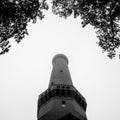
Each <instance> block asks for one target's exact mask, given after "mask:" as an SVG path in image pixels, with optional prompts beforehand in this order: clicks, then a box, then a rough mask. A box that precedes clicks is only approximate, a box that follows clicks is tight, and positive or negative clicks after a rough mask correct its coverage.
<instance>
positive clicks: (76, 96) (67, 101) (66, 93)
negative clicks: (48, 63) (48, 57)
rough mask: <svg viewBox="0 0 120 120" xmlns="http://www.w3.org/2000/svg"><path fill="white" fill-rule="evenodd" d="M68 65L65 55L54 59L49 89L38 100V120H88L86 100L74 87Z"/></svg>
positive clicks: (59, 55) (58, 55) (56, 56)
mask: <svg viewBox="0 0 120 120" xmlns="http://www.w3.org/2000/svg"><path fill="white" fill-rule="evenodd" d="M68 63H69V61H68V58H67V57H66V56H65V55H64V54H57V55H55V56H54V57H53V59H52V65H53V68H52V72H51V77H50V82H49V85H48V89H47V90H46V91H44V92H43V93H41V94H40V95H39V98H38V107H37V120H87V116H86V108H87V103H86V99H85V98H84V97H83V96H82V94H81V93H80V92H78V90H77V89H76V88H75V86H74V85H73V82H72V79H71V75H70V72H69V68H68Z"/></svg>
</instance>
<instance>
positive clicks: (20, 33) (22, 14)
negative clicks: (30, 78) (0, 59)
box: [0, 0, 48, 54]
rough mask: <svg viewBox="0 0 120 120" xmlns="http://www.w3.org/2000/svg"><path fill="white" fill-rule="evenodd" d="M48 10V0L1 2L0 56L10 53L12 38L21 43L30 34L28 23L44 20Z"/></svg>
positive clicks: (0, 0) (9, 0) (10, 0)
mask: <svg viewBox="0 0 120 120" xmlns="http://www.w3.org/2000/svg"><path fill="white" fill-rule="evenodd" d="M47 9H48V5H47V3H46V0H42V1H41V2H39V0H0V48H1V49H2V51H1V52H0V54H4V53H5V52H8V51H9V48H10V47H11V45H10V44H9V43H10V41H9V39H10V38H11V37H14V39H15V40H16V42H17V43H19V42H20V41H21V40H22V38H24V37H25V35H27V34H28V32H27V25H28V22H30V21H31V20H32V22H33V23H36V21H37V17H38V18H39V19H40V20H41V19H43V18H44V15H43V10H47Z"/></svg>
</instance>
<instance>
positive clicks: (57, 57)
mask: <svg viewBox="0 0 120 120" xmlns="http://www.w3.org/2000/svg"><path fill="white" fill-rule="evenodd" d="M56 59H64V60H65V61H66V62H67V65H68V58H67V57H66V56H65V55H64V54H57V55H55V56H54V57H53V59H52V64H53V65H54V62H55V61H56Z"/></svg>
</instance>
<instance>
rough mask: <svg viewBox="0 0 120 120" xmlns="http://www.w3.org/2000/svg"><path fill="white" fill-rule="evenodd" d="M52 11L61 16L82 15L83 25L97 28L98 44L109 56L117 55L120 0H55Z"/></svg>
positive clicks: (119, 34) (119, 42) (119, 40)
mask: <svg viewBox="0 0 120 120" xmlns="http://www.w3.org/2000/svg"><path fill="white" fill-rule="evenodd" d="M52 4H53V5H52V11H53V13H54V14H56V15H59V16H60V17H64V18H67V17H68V16H70V15H72V14H73V15H74V18H76V17H78V16H80V17H81V19H82V23H81V24H82V26H83V27H85V26H86V25H88V24H90V25H92V26H94V28H95V29H96V33H97V37H98V38H99V42H98V45H99V46H100V47H101V48H102V50H103V52H104V51H107V53H108V57H109V58H113V57H115V55H116V49H117V48H119V46H120V24H119V22H120V1H119V0H53V1H52Z"/></svg>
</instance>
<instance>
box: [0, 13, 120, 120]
mask: <svg viewBox="0 0 120 120" xmlns="http://www.w3.org/2000/svg"><path fill="white" fill-rule="evenodd" d="M80 22H81V21H80V18H78V19H73V17H70V18H68V19H67V20H65V19H62V18H59V17H58V16H55V15H53V14H52V13H51V11H49V12H48V13H47V14H46V17H45V19H43V20H42V21H38V22H37V23H36V24H29V26H28V32H29V36H26V37H25V38H24V39H23V41H22V42H21V43H20V44H13V45H12V48H11V50H10V52H8V53H7V54H5V55H2V56H0V66H1V69H0V120H37V100H38V95H39V94H40V93H42V92H43V91H44V90H46V89H47V88H48V83H49V80H50V74H51V70H52V63H51V61H52V58H53V57H54V55H56V54H58V53H63V54H65V55H66V56H67V57H68V59H69V70H70V73H71V77H72V81H73V84H74V86H75V87H76V88H77V89H78V91H79V92H80V93H81V94H82V95H83V96H84V97H85V98H86V100H87V104H88V106H87V113H86V114H87V117H88V120H120V73H119V72H120V60H119V59H118V57H116V58H114V59H113V60H111V59H109V58H108V57H107V55H106V53H102V50H101V48H100V47H98V45H97V44H96V42H97V41H98V39H97V38H96V34H95V31H94V30H93V28H92V27H90V26H89V25H88V26H87V27H86V28H84V29H83V28H82V27H81V24H80Z"/></svg>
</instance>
